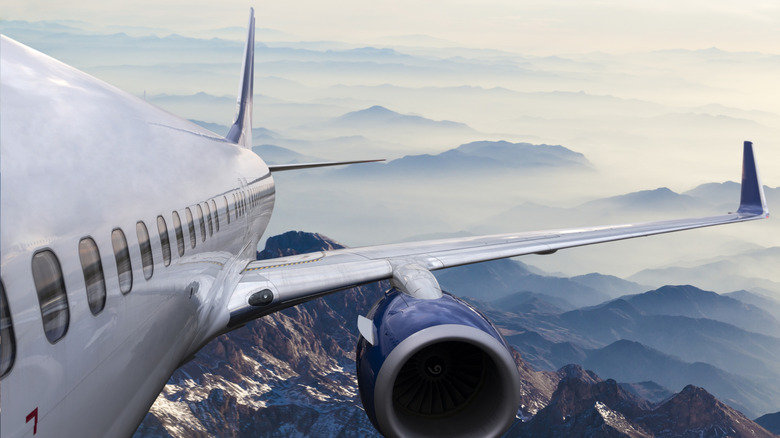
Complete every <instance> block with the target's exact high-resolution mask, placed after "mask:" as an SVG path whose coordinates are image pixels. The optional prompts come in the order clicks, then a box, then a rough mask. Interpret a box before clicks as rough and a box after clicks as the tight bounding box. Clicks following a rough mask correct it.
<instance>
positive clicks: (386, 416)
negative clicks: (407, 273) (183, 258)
mask: <svg viewBox="0 0 780 438" xmlns="http://www.w3.org/2000/svg"><path fill="white" fill-rule="evenodd" d="M431 277H432V276H431ZM358 327H359V329H360V332H361V335H362V336H361V337H360V341H359V342H358V346H357V375H358V384H359V388H360V397H361V399H362V402H363V407H364V408H365V410H366V414H368V417H369V418H370V419H371V422H372V423H373V424H374V427H376V428H377V430H379V431H380V432H381V433H382V434H383V435H385V436H388V437H396V436H398V437H415V436H419V437H422V436H425V437H488V436H499V435H501V434H502V433H503V432H504V431H506V429H508V428H509V426H511V425H512V423H513V422H514V420H515V416H516V414H517V409H518V407H519V404H520V396H521V393H520V378H519V375H518V372H517V366H516V365H515V362H514V360H513V359H512V356H511V354H510V353H509V348H508V346H507V344H506V342H505V341H504V339H503V337H502V336H501V335H500V334H499V333H498V331H497V330H496V328H495V327H494V326H493V324H491V323H490V321H488V319H487V318H485V317H484V316H483V315H482V314H481V313H480V312H479V311H477V310H476V309H475V308H474V307H472V306H471V305H469V304H467V303H466V302H464V301H462V300H460V299H458V298H456V297H454V296H452V295H450V294H447V293H443V294H442V293H439V297H437V298H427V299H421V298H414V297H412V296H410V295H408V294H406V293H403V292H401V291H400V290H398V289H397V288H393V289H390V291H388V292H387V293H386V294H385V297H383V298H382V299H381V300H380V301H379V302H378V303H377V304H376V305H375V306H374V307H373V308H372V309H371V311H370V312H369V314H368V318H364V317H360V318H359V321H358Z"/></svg>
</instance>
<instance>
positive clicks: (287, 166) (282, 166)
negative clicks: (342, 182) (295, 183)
mask: <svg viewBox="0 0 780 438" xmlns="http://www.w3.org/2000/svg"><path fill="white" fill-rule="evenodd" d="M378 161H385V159H384V158H382V159H379V160H357V161H323V162H320V163H296V164H276V165H272V166H268V168H269V169H270V170H271V172H281V171H283V170H300V169H311V168H313V167H330V166H346V165H347V164H359V163H376V162H378Z"/></svg>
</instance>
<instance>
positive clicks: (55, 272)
mask: <svg viewBox="0 0 780 438" xmlns="http://www.w3.org/2000/svg"><path fill="white" fill-rule="evenodd" d="M253 76H254V11H253V10H252V11H251V12H250V19H249V31H248V35H247V40H246V45H245V48H244V54H243V65H242V73H241V79H240V85H239V93H238V94H239V96H238V100H237V109H236V113H235V118H234V122H233V124H232V126H231V128H230V131H229V132H228V134H227V136H225V137H222V136H220V135H217V134H214V133H212V132H210V131H208V130H206V129H204V128H202V127H200V126H197V125H195V124H194V123H191V122H189V121H187V120H183V119H180V118H178V117H176V116H174V115H172V114H170V113H167V112H165V111H163V110H161V109H159V108H157V107H155V106H153V105H150V104H148V103H147V102H145V101H144V100H142V99H139V98H137V97H135V96H133V95H130V94H128V93H125V92H123V91H121V90H119V89H117V88H115V87H112V86H111V85H108V84H106V83H104V82H101V81H100V80H98V79H95V78H93V77H91V76H89V75H87V74H85V73H82V72H80V71H78V70H76V69H74V68H72V67H69V66H67V65H65V64H63V63H61V62H59V61H57V60H54V59H52V58H50V57H48V56H46V55H44V54H42V53H40V52H37V51H35V50H33V49H31V48H29V47H26V46H24V45H22V44H20V43H18V42H16V41H13V40H12V39H10V38H7V37H5V36H2V37H1V41H0V81H1V88H0V95H1V96H2V100H1V101H0V126H1V127H2V130H1V131H0V147H1V149H0V157H2V158H1V161H0V177H1V178H2V179H1V180H0V199H1V204H0V379H1V380H0V401H1V403H2V404H1V405H0V409H2V411H1V412H2V421H0V435H2V436H3V437H6V438H11V437H30V436H34V437H51V436H58V437H97V436H106V437H119V436H130V435H132V434H133V432H134V431H135V430H136V429H137V427H138V425H139V424H140V422H141V421H142V419H143V418H144V415H145V414H146V413H147V411H148V409H149V407H150V406H151V405H152V403H153V402H154V401H155V399H156V398H157V396H158V394H159V393H160V391H161V390H162V388H163V386H164V385H165V384H166V382H167V381H168V379H169V377H170V376H171V374H172V373H173V372H174V370H176V368H177V367H179V366H181V365H182V364H184V363H186V362H187V361H188V360H190V359H191V358H192V357H193V355H194V354H195V353H197V352H198V350H199V349H200V348H201V347H203V346H204V345H205V344H206V343H208V342H209V341H210V340H212V339H213V338H215V337H216V336H218V335H221V334H223V333H226V332H229V331H231V330H234V329H237V328H239V327H241V326H242V325H244V324H246V323H247V322H249V321H251V320H253V319H256V318H260V317H263V316H265V315H268V314H271V313H273V312H276V311H278V310H281V309H284V308H288V307H290V306H295V305H297V304H300V303H303V302H306V301H309V300H312V299H314V298H317V297H321V296H323V295H325V294H330V293H334V292H338V291H341V290H344V289H347V288H350V287H353V286H356V285H361V284H366V283H370V282H376V281H379V280H390V282H391V285H392V288H391V289H390V290H388V291H387V293H386V294H385V296H384V297H383V298H382V299H381V300H380V301H379V302H378V303H376V305H375V306H374V307H373V308H372V309H371V311H370V312H369V313H368V315H366V316H365V317H360V318H359V320H358V321H357V328H358V331H359V333H360V337H359V343H358V346H357V357H356V360H357V373H358V381H359V387H360V395H361V400H362V403H363V406H364V408H365V411H366V413H367V415H368V417H369V419H370V420H371V422H372V423H373V424H374V426H375V427H376V428H377V430H379V431H380V432H381V433H382V434H384V435H386V436H410V437H414V436H448V437H466V436H481V437H482V436H498V435H501V433H503V431H505V430H506V429H507V428H508V427H509V426H510V425H511V424H512V423H513V422H514V421H515V418H516V417H515V416H516V413H517V410H518V405H519V403H520V397H521V393H520V380H519V377H518V373H517V368H516V366H515V363H514V361H513V360H512V357H511V355H510V353H509V347H508V345H507V343H506V342H505V340H504V339H503V337H502V336H501V335H500V334H499V332H498V331H497V330H496V328H495V327H494V326H493V324H492V323H491V322H490V321H489V320H488V319H487V318H486V317H485V316H483V315H482V314H481V313H480V312H479V311H478V310H477V309H475V308H474V307H472V306H470V305H469V304H466V303H465V302H463V301H461V300H459V299H458V298H456V297H454V296H452V295H450V294H447V293H446V292H444V291H442V290H441V287H440V286H439V284H438V282H437V281H436V278H435V277H434V276H433V274H432V273H431V271H434V270H437V269H442V268H448V267H453V266H460V265H465V264H470V263H477V262H482V261H488V260H494V259H499V258H505V257H515V256H521V255H526V254H552V253H554V252H556V251H558V250H560V249H565V248H571V247H577V246H583V245H591V244H597V243H603V242H610V241H615V240H622V239H630V238H635V237H641V236H649V235H654V234H661V233H669V232H676V231H682V230H689V229H694V228H700V227H709V226H714V225H722V224H732V223H738V222H744V221H752V220H757V219H763V218H768V217H769V210H768V208H767V205H766V201H765V197H764V193H763V188H762V185H761V181H760V178H759V174H758V171H757V169H756V164H755V158H754V153H753V146H752V143H750V142H745V143H744V152H743V163H742V166H743V169H742V189H741V196H740V201H739V206H738V208H737V209H736V211H734V212H730V213H727V214H721V215H714V216H709V217H699V218H688V219H680V220H668V221H655V222H647V223H632V224H624V225H611V226H599V227H583V228H577V229H569V230H553V231H541V232H519V233H509V234H497V235H489V236H479V237H467V238H452V239H443V240H430V241H423V242H413V243H399V244H385V245H376V246H367V247H362V248H347V249H339V250H333V251H321V252H316V253H309V254H302V255H297V256H292V257H283V258H278V259H273V260H261V261H258V260H255V258H256V255H255V252H256V248H257V245H258V243H259V241H260V239H261V236H262V235H263V233H264V231H265V230H266V227H267V225H268V222H269V220H270V218H271V214H272V211H273V207H274V200H275V186H274V174H275V173H277V172H281V171H293V170H296V169H300V168H308V167H321V166H329V165H337V164H344V163H333V162H324V163H307V164H300V165H267V164H266V163H265V162H264V161H263V160H262V159H261V158H260V157H259V156H257V155H256V154H254V153H253V152H252V151H251V146H252V138H251V133H252V96H253Z"/></svg>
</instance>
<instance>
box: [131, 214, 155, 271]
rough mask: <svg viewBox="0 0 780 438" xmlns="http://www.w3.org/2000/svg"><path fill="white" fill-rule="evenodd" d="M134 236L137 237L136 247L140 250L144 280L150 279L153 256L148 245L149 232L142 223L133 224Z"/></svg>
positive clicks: (152, 269) (150, 245)
mask: <svg viewBox="0 0 780 438" xmlns="http://www.w3.org/2000/svg"><path fill="white" fill-rule="evenodd" d="M135 234H137V235H138V246H139V247H140V248H141V267H142V268H143V271H144V278H145V279H147V280H148V279H150V278H152V274H154V256H152V244H151V243H149V230H148V229H147V228H146V224H145V223H143V221H138V222H136V224H135Z"/></svg>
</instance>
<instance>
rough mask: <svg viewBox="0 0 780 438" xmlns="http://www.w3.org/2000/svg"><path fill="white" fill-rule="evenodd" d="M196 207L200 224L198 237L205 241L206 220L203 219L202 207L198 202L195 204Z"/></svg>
mask: <svg viewBox="0 0 780 438" xmlns="http://www.w3.org/2000/svg"><path fill="white" fill-rule="evenodd" d="M195 207H196V208H197V212H198V225H200V238H201V239H202V240H203V241H204V242H205V241H206V222H204V221H203V208H201V206H200V204H198V205H196V206H195Z"/></svg>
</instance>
